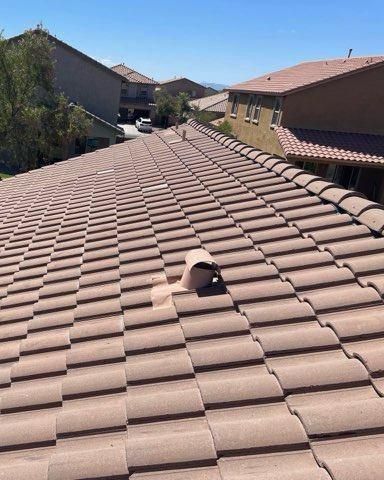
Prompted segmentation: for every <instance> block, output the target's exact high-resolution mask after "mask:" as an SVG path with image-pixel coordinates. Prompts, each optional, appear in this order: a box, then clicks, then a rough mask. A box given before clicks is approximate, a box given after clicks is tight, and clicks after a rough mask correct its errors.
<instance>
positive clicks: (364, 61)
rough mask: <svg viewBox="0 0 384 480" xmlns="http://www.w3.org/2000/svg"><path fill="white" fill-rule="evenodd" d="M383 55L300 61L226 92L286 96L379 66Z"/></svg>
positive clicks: (236, 85) (383, 59)
mask: <svg viewBox="0 0 384 480" xmlns="http://www.w3.org/2000/svg"><path fill="white" fill-rule="evenodd" d="M383 62H384V56H376V57H351V58H338V59H334V60H320V61H316V62H304V63H299V64H298V65H294V66H293V67H289V68H284V69H283V70H278V71H277V72H272V73H268V74H266V75H262V76H261V77H257V78H253V79H252V80H247V81H246V82H242V83H237V84H235V85H233V86H231V87H229V88H228V90H230V91H239V92H252V93H265V94H271V95H286V94H288V93H292V92H294V91H296V90H299V89H303V88H307V87H310V86H313V85H317V84H319V83H322V82H325V81H329V80H333V79H335V78H338V77H342V76H344V75H350V74H353V73H357V72H359V71H361V70H365V69H368V68H374V67H377V66H380V65H383Z"/></svg>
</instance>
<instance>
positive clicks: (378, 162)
mask: <svg viewBox="0 0 384 480" xmlns="http://www.w3.org/2000/svg"><path fill="white" fill-rule="evenodd" d="M383 84H384V56H376V57H355V58H345V59H336V60H323V61H316V62H305V63H301V64H299V65H295V66H293V67H290V68H287V69H284V70H280V71H277V72H274V73H270V74H267V75H263V76H262V77H258V78H255V79H253V80H249V81H246V82H243V83H240V84H237V85H233V86H232V87H230V88H229V92H230V94H229V102H228V107H227V111H226V118H227V119H228V120H229V121H230V122H231V124H232V127H233V131H234V134H235V135H236V136H237V137H238V138H239V139H240V140H243V141H245V142H248V143H250V144H251V145H254V146H256V147H258V148H260V149H263V150H267V151H270V152H272V153H274V154H278V155H280V156H283V157H285V158H287V159H289V160H291V161H294V162H298V164H299V165H300V166H304V168H307V169H310V170H311V171H313V172H314V173H319V174H320V175H323V176H326V177H327V178H329V179H332V180H333V181H335V182H337V183H340V184H342V185H343V186H345V187H346V188H349V189H356V190H359V191H362V192H363V193H364V194H366V195H367V196H368V197H369V198H371V199H373V200H379V201H381V202H383V201H384V152H383V144H384V121H383V105H384V88H383ZM277 127H278V128H277Z"/></svg>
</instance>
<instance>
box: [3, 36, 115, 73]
mask: <svg viewBox="0 0 384 480" xmlns="http://www.w3.org/2000/svg"><path fill="white" fill-rule="evenodd" d="M32 30H33V31H35V32H36V29H32ZM24 33H25V32H23V33H20V34H19V35H15V36H14V37H10V38H9V39H8V40H12V41H16V40H19V39H20V38H22V37H23V35H24ZM44 33H45V34H46V35H47V37H48V39H49V41H50V42H51V43H55V44H58V45H60V46H61V47H63V48H66V49H67V50H69V51H71V52H72V53H74V54H76V55H78V56H80V57H82V58H84V60H86V61H88V62H89V63H92V64H93V65H95V66H97V67H98V68H100V69H101V70H103V71H104V72H108V73H110V74H111V75H112V76H114V77H115V78H119V80H121V79H122V78H124V77H122V76H121V75H120V74H119V73H117V72H115V71H113V70H112V69H110V68H109V67H107V66H106V65H104V64H103V63H101V62H99V61H98V60H95V59H94V58H92V57H90V56H89V55H87V54H86V53H84V52H81V51H80V50H78V49H77V48H75V47H72V46H71V45H69V44H68V43H65V42H64V41H63V40H60V39H58V38H57V37H55V36H53V35H52V34H50V33H47V32H44Z"/></svg>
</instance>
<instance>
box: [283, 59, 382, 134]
mask: <svg viewBox="0 0 384 480" xmlns="http://www.w3.org/2000/svg"><path fill="white" fill-rule="evenodd" d="M383 106H384V66H382V67H377V68H374V69H371V70H367V71H365V72H361V73H359V74H354V75H351V76H348V77H344V78H342V79H339V80H333V81H332V82H329V83H325V84H323V85H318V86H317V87H312V88H308V89H306V90H302V91H301V92H297V93H292V94H290V95H288V96H287V97H285V98H284V113H283V116H282V119H281V125H283V126H287V127H302V128H314V129H321V130H335V131H341V132H359V133H376V134H382V135H383V134H384V120H383V119H384V116H383Z"/></svg>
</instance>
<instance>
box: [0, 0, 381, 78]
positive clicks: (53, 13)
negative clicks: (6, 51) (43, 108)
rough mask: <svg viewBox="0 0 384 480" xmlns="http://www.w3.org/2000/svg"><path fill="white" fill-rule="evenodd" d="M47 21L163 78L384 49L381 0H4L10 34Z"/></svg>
mask: <svg viewBox="0 0 384 480" xmlns="http://www.w3.org/2000/svg"><path fill="white" fill-rule="evenodd" d="M40 21H42V22H43V25H44V26H45V27H46V28H48V29H49V30H50V32H51V33H52V34H54V35H56V36H57V37H58V38H60V39H61V40H63V41H65V42H67V43H69V44H71V45H72V46H74V47H75V48H78V49H80V50H82V51H83V52H85V53H87V54H88V55H90V56H92V57H94V58H96V59H98V60H102V61H103V62H104V63H106V64H107V65H109V66H110V65H113V64H115V63H120V62H124V63H125V64H126V65H129V66H132V67H133V68H135V69H136V70H138V71H140V72H142V73H145V74H147V75H149V76H152V77H154V78H156V79H158V80H162V79H166V78H171V77H173V76H174V75H183V76H188V77H189V78H191V79H193V80H196V81H211V82H218V83H224V84H228V85H230V84H232V83H235V82H238V81H243V80H247V79H249V78H252V77H256V76H258V75H260V74H263V73H266V72H269V71H273V70H276V69H278V68H282V67H285V66H288V65H291V64H294V63H298V62H300V61H305V60H311V59H320V58H330V57H342V56H344V55H346V53H347V51H348V48H353V49H354V50H353V54H354V55H357V56H360V55H370V54H384V27H383V25H384V2H383V1H382V0H381V1H379V0H365V1H361V0H359V1H357V0H322V1H317V0H297V1H289V0H286V1H283V0H273V1H265V0H264V1H260V0H237V1H236V0H184V1H183V0H140V1H138V0H125V1H124V2H122V1H114V2H108V1H105V0H92V1H90V0H76V1H74V0H65V1H63V0H62V1H58V0H24V1H23V0H12V1H10V2H5V1H0V29H3V30H4V35H5V36H7V37H8V36H12V35H16V34H18V33H20V32H21V31H23V30H25V29H26V28H30V27H32V26H35V25H36V24H37V23H38V22H40Z"/></svg>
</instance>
